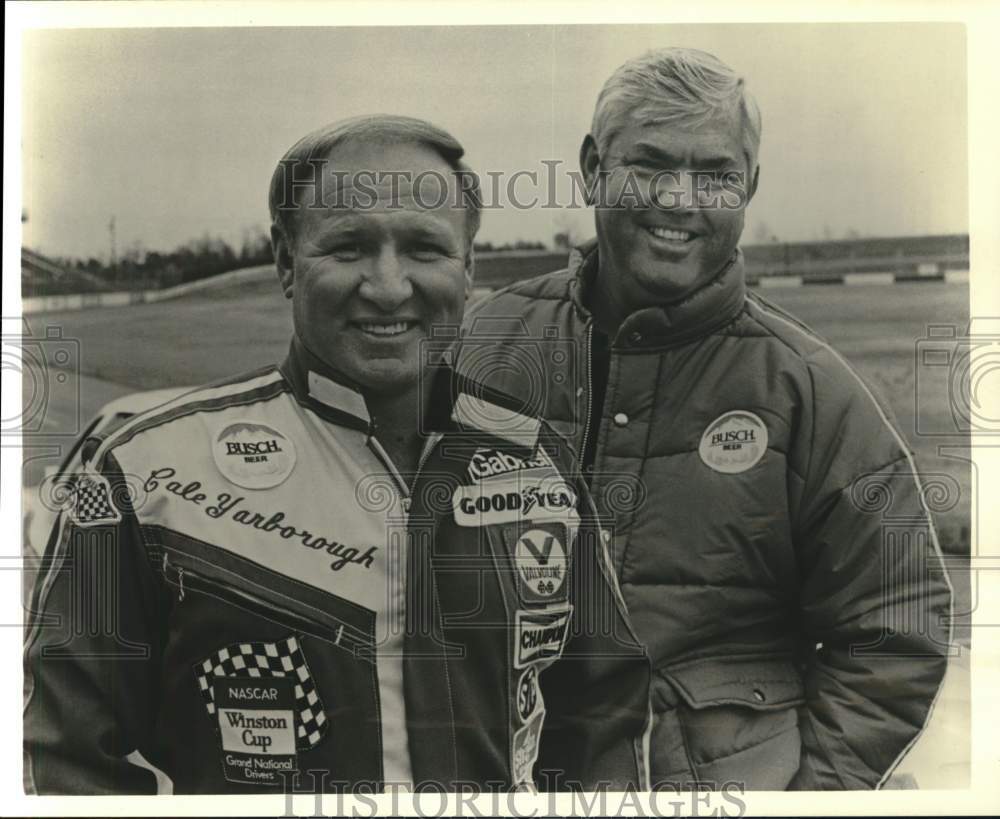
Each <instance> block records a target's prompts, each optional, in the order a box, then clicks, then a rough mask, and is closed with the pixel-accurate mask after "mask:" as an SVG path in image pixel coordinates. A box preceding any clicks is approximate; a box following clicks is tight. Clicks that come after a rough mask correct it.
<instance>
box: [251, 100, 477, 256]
mask: <svg viewBox="0 0 1000 819" xmlns="http://www.w3.org/2000/svg"><path fill="white" fill-rule="evenodd" d="M361 140H364V141H367V142H371V143H383V144H385V143H389V144H404V145H421V146H424V147H427V148H430V149H431V150H433V151H434V152H435V153H436V154H438V155H439V156H440V157H441V159H443V160H444V161H445V162H446V163H447V164H448V166H449V167H450V168H451V169H452V170H453V171H455V173H456V176H457V177H458V181H459V189H460V190H461V193H462V200H463V203H464V205H465V210H466V219H465V239H466V244H467V245H468V249H470V250H471V249H472V242H473V239H474V238H475V236H476V233H477V231H478V230H479V224H480V221H481V218H482V216H481V209H482V204H483V203H482V196H481V194H480V188H479V178H478V177H477V176H476V174H475V173H474V172H473V171H472V169H471V168H470V167H469V166H468V165H466V164H465V163H464V162H463V161H462V157H463V156H464V155H465V148H463V147H462V144H461V143H460V142H459V141H458V140H457V139H455V137H453V136H452V135H451V134H449V133H448V132H447V131H445V130H444V129H443V128H439V127H438V126H436V125H433V124H431V123H430V122H427V121H426V120H422V119H417V118H415V117H402V116H395V115H392V114H372V115H366V116H360V117H352V118H350V119H343V120H340V121H338V122H333V123H331V124H329V125H325V126H323V127H322V128H318V129H317V130H315V131H313V132H312V133H310V134H308V135H306V136H304V137H303V138H302V139H300V140H299V141H298V142H296V143H295V144H294V145H293V146H292V147H291V148H289V149H288V150H287V151H286V152H285V155H284V156H283V157H282V158H281V160H280V161H279V162H278V164H277V166H276V167H275V169H274V173H273V174H272V175H271V185H270V188H269V189H268V199H267V205H268V210H269V211H270V213H271V222H272V224H273V225H274V226H276V227H278V228H279V229H280V230H281V231H282V232H283V233H284V234H285V235H286V236H288V237H289V238H291V237H292V236H294V234H295V231H294V215H295V213H296V211H297V208H296V207H287V206H286V205H284V204H283V203H285V202H287V201H288V197H287V194H288V184H289V179H290V178H291V179H296V178H303V177H306V178H308V174H309V173H311V172H312V166H310V163H311V162H315V161H316V160H321V159H325V158H327V157H328V156H330V154H331V152H332V151H333V150H334V148H336V147H337V146H338V145H342V144H344V143H346V142H350V141H361ZM300 166H303V170H302V171H298V169H299V167H300ZM289 174H291V177H289ZM292 201H294V196H293V197H292Z"/></svg>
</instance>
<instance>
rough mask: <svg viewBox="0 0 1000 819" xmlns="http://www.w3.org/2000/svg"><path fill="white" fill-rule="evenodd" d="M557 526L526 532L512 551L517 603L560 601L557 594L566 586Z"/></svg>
mask: <svg viewBox="0 0 1000 819" xmlns="http://www.w3.org/2000/svg"><path fill="white" fill-rule="evenodd" d="M560 528H564V527H560V526H558V525H556V526H551V525H550V526H549V527H547V528H545V529H541V528H539V529H528V530H527V531H526V532H524V533H523V534H522V535H521V536H520V537H519V538H518V539H517V545H516V546H515V547H514V565H515V566H516V568H517V579H518V584H519V587H520V589H519V590H520V593H521V599H523V600H524V601H525V602H534V603H551V602H553V601H556V600H560V601H561V600H564V599H565V597H566V596H565V594H560V592H561V591H562V590H563V587H564V585H565V583H566V569H567V563H568V561H567V559H566V549H565V548H564V546H563V542H562V540H561V539H560V538H559V535H558V529H560Z"/></svg>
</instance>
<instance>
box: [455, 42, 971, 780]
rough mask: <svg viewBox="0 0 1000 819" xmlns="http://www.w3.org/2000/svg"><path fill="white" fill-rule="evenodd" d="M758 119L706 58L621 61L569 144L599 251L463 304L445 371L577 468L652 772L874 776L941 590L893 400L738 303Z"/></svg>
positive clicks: (776, 314) (936, 636) (773, 315)
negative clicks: (645, 698) (459, 340)
mask: <svg viewBox="0 0 1000 819" xmlns="http://www.w3.org/2000/svg"><path fill="white" fill-rule="evenodd" d="M760 128H761V120H760V114H759V111H758V109H757V107H756V104H755V103H754V102H753V100H752V98H751V96H750V95H749V94H748V92H747V90H746V88H745V84H744V82H743V80H742V79H741V78H740V77H738V76H737V75H736V74H735V73H734V72H733V71H732V70H731V69H730V68H729V67H728V66H726V65H724V64H723V63H721V62H720V61H719V60H718V59H716V58H715V57H713V56H712V55H709V54H706V53H704V52H700V51H694V50H687V49H665V50H660V51H654V52H651V53H648V54H646V55H644V56H641V57H639V58H637V59H635V60H632V61H630V62H628V63H626V64H625V65H623V66H621V67H620V68H619V69H618V70H617V71H616V72H615V73H614V74H613V75H612V76H611V78H610V79H609V80H608V81H607V83H606V84H605V86H604V88H603V90H602V91H601V93H600V96H599V97H598V100H597V105H596V110H595V113H594V118H593V126H592V130H591V132H590V133H589V134H588V135H587V136H586V138H585V139H584V141H583V146H582V149H581V155H580V159H581V165H582V171H583V176H584V179H585V181H586V183H587V189H588V195H589V197H590V200H591V204H594V205H595V206H596V226H597V240H596V242H592V243H590V244H587V245H585V246H583V247H581V248H579V249H578V250H576V251H574V252H573V253H572V255H571V256H570V260H569V266H568V268H567V269H565V270H561V271H558V272H555V273H552V274H550V275H546V276H542V277H539V278H536V279H532V280H530V281H525V282H519V283H516V284H514V285H512V286H510V287H508V288H506V289H504V290H501V291H500V292H498V293H496V294H494V295H493V296H491V297H489V298H488V299H486V300H485V301H484V302H482V303H480V304H479V305H477V306H476V307H475V308H474V309H473V310H472V311H470V313H469V314H467V316H466V326H465V339H464V342H463V348H462V354H461V356H460V358H459V369H460V370H461V371H463V372H470V373H471V372H475V373H476V374H477V375H478V376H480V377H483V378H486V379H487V380H488V381H489V382H490V383H491V384H493V385H495V386H497V387H498V388H501V389H503V390H504V391H506V392H508V393H511V394H516V395H518V396H520V398H521V399H522V401H523V402H524V403H525V405H527V406H536V407H538V409H539V410H540V411H541V412H542V415H543V417H545V418H546V419H547V420H549V421H550V422H551V423H552V424H553V425H554V426H555V427H556V428H557V429H560V430H561V431H562V432H563V433H564V434H565V435H567V436H568V437H569V438H570V439H571V440H573V441H574V446H575V449H576V450H577V453H578V455H579V456H580V457H581V458H582V460H583V462H584V464H585V470H586V471H587V473H588V475H589V483H590V487H591V490H592V492H593V494H594V497H595V501H596V503H597V505H598V508H599V511H600V512H601V513H602V515H603V518H604V522H605V524H604V525H605V526H606V528H607V529H608V530H609V533H610V535H611V540H612V549H611V552H612V556H613V560H614V563H615V568H616V570H617V572H618V574H619V578H620V581H621V584H622V589H623V593H624V596H625V600H626V603H627V606H628V609H629V613H630V615H631V617H632V619H633V623H634V625H635V627H636V630H637V632H638V634H639V637H640V639H641V640H642V641H643V643H644V644H645V646H646V647H647V649H648V651H649V653H650V656H651V660H652V662H653V665H654V680H653V700H652V709H653V712H654V717H655V721H654V727H653V734H652V738H651V748H650V759H651V766H652V775H653V779H654V781H659V782H662V783H664V784H668V785H669V784H673V785H679V786H683V784H684V783H690V782H693V781H698V782H701V783H709V784H711V783H715V784H716V785H720V784H724V783H726V782H731V781H736V782H740V783H744V784H745V785H746V787H747V788H750V789H785V788H805V789H849V788H872V787H877V786H879V785H880V784H881V783H882V782H884V781H885V779H886V778H887V776H888V775H889V773H890V772H891V770H892V768H893V767H894V765H895V763H896V762H897V761H898V760H899V759H900V758H901V757H902V755H903V754H904V753H905V751H906V750H907V748H908V747H909V746H910V745H911V744H912V743H913V742H914V741H915V739H916V737H917V736H918V734H919V733H920V731H921V730H922V727H923V726H924V724H925V722H926V720H927V719H928V717H929V712H930V710H931V708H932V703H933V701H934V699H935V697H936V696H937V692H938V690H939V687H940V684H941V681H942V678H943V675H944V671H945V666H946V657H947V653H948V642H949V629H950V619H949V618H950V600H951V589H950V585H949V583H948V580H947V578H946V576H945V574H944V570H943V567H942V564H941V562H940V551H939V548H938V543H937V539H936V535H935V532H934V527H933V524H932V521H931V520H930V518H929V516H928V514H927V511H926V509H925V506H924V502H923V499H922V490H921V484H920V478H919V476H918V474H917V471H916V467H915V465H914V461H913V458H912V455H911V453H910V450H909V448H908V447H907V445H906V443H905V441H904V439H903V437H902V436H901V435H900V433H899V432H898V431H897V429H896V428H895V426H894V423H893V419H892V417H891V415H890V412H889V410H888V409H887V408H886V406H885V405H884V404H883V403H882V402H881V401H880V400H879V398H878V397H877V396H876V395H875V394H874V393H873V391H872V390H871V388H870V387H869V386H868V385H867V384H866V383H865V382H864V381H863V380H862V378H860V377H859V376H858V374H857V372H856V371H855V370H854V369H853V367H852V366H851V365H850V364H849V363H848V362H847V361H846V360H845V359H844V358H843V357H842V356H840V355H839V354H838V353H837V352H836V351H835V350H833V349H832V348H831V347H830V346H829V345H828V344H827V343H825V342H824V341H823V340H822V339H821V338H819V337H818V336H817V335H816V334H815V333H813V332H812V331H811V330H809V328H807V327H805V326H803V325H802V324H801V323H800V322H798V321H797V320H796V319H794V318H793V317H791V316H789V315H787V314H786V313H784V312H783V311H782V310H780V309H778V308H776V307H774V306H773V305H771V304H769V303H768V302H766V301H765V300H764V299H762V298H760V297H758V296H757V295H755V294H752V293H749V292H748V291H747V289H746V284H745V280H744V273H743V260H742V256H741V253H740V251H739V249H738V247H737V243H738V241H739V238H740V234H741V232H742V229H743V218H744V209H745V206H746V204H747V203H748V202H749V201H750V199H751V198H752V197H753V194H754V192H755V190H756V188H757V182H758V176H759V166H758V163H757V152H758V145H759V139H760ZM518 339H521V342H520V343H518Z"/></svg>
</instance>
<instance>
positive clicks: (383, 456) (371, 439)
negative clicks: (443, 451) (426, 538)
mask: <svg viewBox="0 0 1000 819" xmlns="http://www.w3.org/2000/svg"><path fill="white" fill-rule="evenodd" d="M440 440H441V436H440V435H436V436H432V437H431V438H430V439H429V440H428V441H427V445H426V446H424V448H423V450H422V451H421V453H420V458H419V459H418V460H417V471H416V472H415V473H414V474H413V479H414V481H416V479H417V477H418V476H419V475H420V471H421V470H422V469H423V468H424V464H425V463H427V459H428V458H429V457H430V455H431V453H432V452H433V451H434V447H436V446H437V444H438V442H439V441H440ZM368 445H369V446H370V447H371V449H372V450H373V451H374V452H375V455H376V457H377V458H378V459H379V460H380V461H382V465H383V466H385V468H386V469H388V470H389V472H390V474H391V475H392V479H393V483H395V484H396V490H397V492H398V494H399V499H400V502H401V503H402V506H403V511H404V512H405V513H406V514H407V515H409V514H410V506H411V505H412V503H413V499H412V498H411V496H410V488H409V487H408V486H407V485H406V481H404V480H403V476H402V475H400V474H399V470H398V469H396V465H395V464H394V463H393V462H392V458H390V457H389V453H388V452H386V451H385V448H384V447H383V446H382V444H380V443H379V442H378V438H376V437H375V435H374V433H372V434H371V435H369V436H368Z"/></svg>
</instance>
